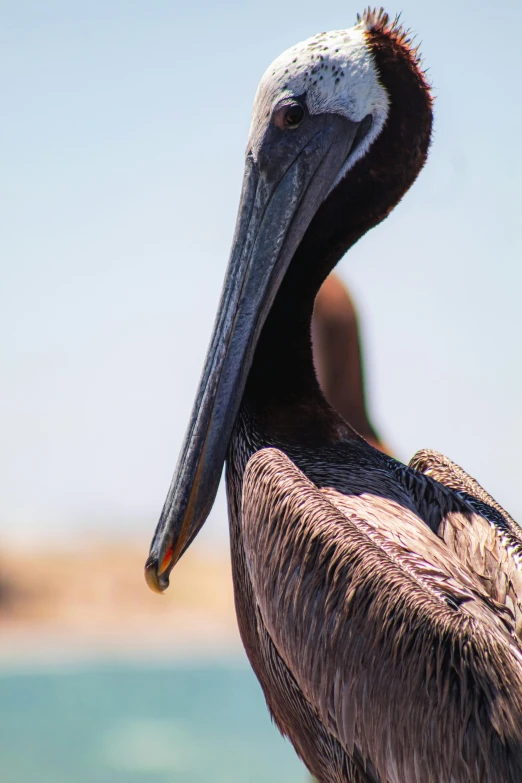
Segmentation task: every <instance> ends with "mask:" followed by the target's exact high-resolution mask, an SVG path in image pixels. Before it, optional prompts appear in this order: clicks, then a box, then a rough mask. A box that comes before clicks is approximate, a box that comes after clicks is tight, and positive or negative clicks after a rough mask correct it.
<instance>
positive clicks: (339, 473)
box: [146, 11, 522, 783]
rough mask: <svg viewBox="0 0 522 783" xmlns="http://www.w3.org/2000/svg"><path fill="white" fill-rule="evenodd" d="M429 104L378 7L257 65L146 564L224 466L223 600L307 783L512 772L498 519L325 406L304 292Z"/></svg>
mask: <svg viewBox="0 0 522 783" xmlns="http://www.w3.org/2000/svg"><path fill="white" fill-rule="evenodd" d="M431 128H432V100H431V95H430V91H429V88H428V85H427V83H426V80H425V77H424V73H423V71H422V70H421V67H420V64H419V60H418V56H417V53H416V51H414V50H412V47H411V44H410V41H409V39H408V38H407V36H406V34H405V33H404V32H403V31H402V30H401V29H400V28H399V27H398V25H397V23H390V21H389V19H388V17H387V15H386V14H384V12H382V11H381V12H372V11H368V12H367V13H365V14H364V15H363V16H362V17H361V18H359V19H358V23H357V25H356V26H355V27H354V28H352V29H350V30H341V31H335V32H333V33H322V34H320V35H317V36H314V37H313V38H311V39H309V40H308V41H305V42H304V43H302V44H298V45H297V46H295V47H293V48H292V49H290V50H288V51H287V52H285V53H284V54H283V55H281V56H280V57H279V58H278V59H277V60H275V62H274V63H273V64H272V65H271V66H270V67H269V69H268V70H267V72H266V73H265V75H264V76H263V78H262V80H261V83H260V85H259V88H258V92H257V95H256V99H255V103H254V110H253V118H252V125H251V129H250V136H249V140H248V146H247V155H246V162H245V177H244V183H243V190H242V195H241V201H240V205H239V214H238V220H237V226H236V232H235V236H234V240H233V245H232V252H231V257H230V262H229V267H228V270H227V274H226V279H225V284H224V289H223V293H222V298H221V303H220V306H219V311H218V314H217V317H216V322H215V326H214V332H213V336H212V339H211V343H210V347H209V352H208V356H207V360H206V364H205V367H204V370H203V375H202V379H201V383H200V387H199V391H198V394H197V398H196V401H195V405H194V410H193V414H192V418H191V420H190V424H189V427H188V431H187V435H186V439H185V442H184V446H183V448H182V451H181V455H180V459H179V463H178V466H177V469H176V473H175V476H174V479H173V482H172V485H171V488H170V491H169V494H168V497H167V500H166V502H165V505H164V508H163V512H162V516H161V518H160V521H159V524H158V527H157V530H156V533H155V536H154V539H153V541H152V546H151V551H150V555H149V559H148V561H147V564H146V577H147V580H148V582H149V584H150V586H151V587H152V588H153V589H155V590H158V591H161V590H164V589H165V588H166V587H167V585H168V579H169V573H170V571H171V570H172V568H173V567H174V565H175V563H176V562H177V560H178V559H179V558H180V557H181V555H182V554H183V552H184V551H185V550H186V549H187V547H188V546H189V545H190V543H191V541H192V540H193V539H194V537H195V536H196V534H197V532H198V531H199V529H200V528H201V526H202V525H203V523H204V521H205V519H206V517H207V515H208V513H209V511H210V509H211V507H212V504H213V501H214V497H215V493H216V490H217V486H218V482H219V478H220V474H221V471H222V467H223V464H224V463H226V482H227V493H228V510H229V518H230V535H231V549H232V565H233V579H234V592H235V603H236V611H237V617H238V623H239V629H240V632H241V637H242V640H243V643H244V646H245V649H246V652H247V655H248V657H249V659H250V662H251V665H252V667H253V669H254V671H255V673H256V675H257V677H258V679H259V681H260V683H261V686H262V688H263V691H264V694H265V697H266V700H267V703H268V707H269V709H270V712H271V714H272V716H273V718H274V720H275V722H276V724H277V726H278V727H279V729H280V730H281V732H282V733H283V734H284V735H286V736H287V737H289V738H290V740H291V742H292V743H293V745H294V747H295V749H296V751H297V753H298V754H299V756H300V757H301V758H302V759H303V760H304V762H305V764H306V765H307V767H308V769H309V770H310V772H311V773H312V774H313V775H314V776H315V777H316V778H317V779H318V780H319V781H321V782H322V783H346V782H347V781H350V782H352V783H470V781H475V782H476V783H478V782H479V781H480V782H481V783H482V782H483V781H484V782H485V781H487V783H520V781H522V650H521V645H520V642H519V633H520V623H521V617H522V607H521V601H520V596H522V590H521V589H520V587H521V583H520V577H521V568H520V560H519V557H520V543H521V540H522V539H521V536H520V528H519V527H518V526H517V525H516V523H515V522H514V521H513V520H512V519H511V518H510V517H509V515H507V514H506V513H505V512H504V511H503V510H502V509H501V507H500V506H498V504H496V503H495V501H493V499H492V498H490V496H489V495H487V493H486V492H485V491H484V490H482V489H481V488H480V487H479V486H478V484H476V482H474V481H473V479H471V478H470V477H469V476H467V474H465V473H464V471H461V469H460V468H458V467H457V466H455V465H454V464H453V463H451V462H450V461H449V460H446V459H445V458H443V457H441V456H440V455H437V454H436V453H435V452H421V453H419V454H418V455H416V457H415V458H414V461H413V465H412V466H405V465H402V464H401V463H399V462H397V461H396V460H394V459H393V458H391V457H389V456H387V455H386V454H383V453H381V452H379V451H378V450H376V449H375V448H373V447H372V446H371V445H370V444H369V443H367V442H366V441H365V440H364V439H363V438H362V437H361V436H360V435H359V434H358V433H357V432H356V431H355V430H353V429H352V428H351V427H350V426H349V425H348V424H347V423H346V422H345V421H344V420H343V419H342V418H341V416H340V415H339V414H338V413H336V412H335V410H334V409H333V408H332V407H331V406H330V405H329V404H328V403H327V402H326V399H325V398H324V396H323V394H322V392H321V390H320V388H319V385H318V382H317V379H316V375H315V372H314V366H313V359H312V348H311V339H310V322H311V318H312V312H313V307H314V299H315V296H316V294H317V292H318V290H319V288H320V286H321V284H322V282H323V281H324V279H325V278H326V276H327V275H328V274H329V272H330V271H331V270H332V268H333V267H334V266H335V264H336V263H337V261H338V260H339V259H340V258H341V257H342V255H343V254H344V253H345V252H346V251H347V250H348V249H349V248H350V247H351V246H353V245H354V243H355V242H357V241H358V240H359V239H360V238H361V237H362V236H363V235H364V234H365V233H366V232H367V231H368V230H369V229H371V228H372V227H373V226H375V225H377V224H378V223H379V222H380V221H382V220H383V219H384V218H385V217H387V215H388V214H389V213H390V212H391V210H392V209H393V208H394V206H395V205H396V204H397V203H398V202H399V201H400V199H401V198H402V196H403V195H404V193H405V192H406V191H407V190H408V188H409V187H410V186H411V185H412V184H413V182H414V180H415V179H416V177H417V175H418V173H419V172H420V170H421V168H422V166H423V165H424V163H425V161H426V157H427V152H428V147H429V144H430V139H431Z"/></svg>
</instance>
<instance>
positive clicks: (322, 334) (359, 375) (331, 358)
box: [312, 274, 389, 453]
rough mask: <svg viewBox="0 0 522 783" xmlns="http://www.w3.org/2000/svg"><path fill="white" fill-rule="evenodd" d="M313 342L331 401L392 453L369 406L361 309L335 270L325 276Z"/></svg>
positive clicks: (323, 385) (317, 302)
mask: <svg viewBox="0 0 522 783" xmlns="http://www.w3.org/2000/svg"><path fill="white" fill-rule="evenodd" d="M312 344H313V349H314V363H315V369H316V372H317V377H318V380H319V383H320V385H321V389H322V390H323V393H324V395H325V397H326V399H327V400H328V402H329V403H330V404H331V405H332V406H333V407H334V408H335V409H336V411H337V412H338V413H339V414H340V415H341V416H342V417H343V419H344V420H345V421H347V422H348V423H349V424H351V426H352V427H353V428H354V429H355V430H357V432H358V433H359V434H360V435H362V436H363V438H365V439H366V440H367V441H368V442H369V443H371V444H372V446H375V447H376V448H378V449H380V450H381V451H385V452H387V453H389V452H388V449H387V447H386V446H385V445H384V444H383V443H382V441H381V440H380V438H379V436H378V434H377V433H376V431H375V428H374V427H373V425H372V423H371V421H370V417H369V415H368V411H367V409H366V397H365V385H364V363H363V358H362V352H361V338H360V331H359V322H358V316H357V311H356V309H355V305H354V303H353V299H352V297H351V296H350V294H349V292H348V290H347V288H346V287H345V286H344V285H343V283H342V282H341V280H340V279H339V278H338V277H337V275H335V274H331V275H330V276H329V277H328V278H327V279H326V280H325V282H324V283H323V286H322V288H321V290H320V291H319V293H318V295H317V298H316V300H315V309H314V317H313V320H312Z"/></svg>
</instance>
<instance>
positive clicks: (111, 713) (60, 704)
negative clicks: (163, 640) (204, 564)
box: [0, 662, 307, 783]
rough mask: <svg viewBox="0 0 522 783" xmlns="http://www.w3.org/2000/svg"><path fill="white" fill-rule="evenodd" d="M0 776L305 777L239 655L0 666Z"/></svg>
mask: <svg viewBox="0 0 522 783" xmlns="http://www.w3.org/2000/svg"><path fill="white" fill-rule="evenodd" d="M0 781H1V783H35V782H36V781H38V783H144V782H145V781H147V782H148V783H225V781H226V783H236V782H237V783H283V782H284V783H305V781H307V775H306V772H305V769H304V767H303V766H302V765H301V763H300V762H299V761H298V759H297V757H296V756H295V754H294V751H293V749H292V747H291V746H290V744H289V743H288V742H287V741H285V740H283V739H282V738H281V736H280V735H279V733H278V732H277V730H276V729H275V728H274V726H273V725H272V723H271V721H270V718H269V717H268V712H267V709H266V706H265V703H264V699H263V696H262V693H261V690H260V688H259V685H258V683H257V681H256V679H255V677H254V675H253V674H252V672H251V671H250V669H249V668H248V667H247V666H246V664H243V663H237V664H236V663H234V662H229V663H213V664H210V663H209V664H197V665H194V664H192V665H190V664H177V665H176V666H172V667H170V668H167V667H162V666H160V667H153V666H150V667H145V666H143V665H141V666H135V665H132V666H131V665H105V666H101V665H96V666H91V667H88V668H78V669H77V670H74V669H71V668H70V667H69V668H68V669H65V670H64V671H63V672H62V673H58V672H55V671H51V672H44V671H34V672H31V671H28V670H27V671H23V672H21V673H16V672H14V671H11V672H9V671H5V672H3V673H1V672H0Z"/></svg>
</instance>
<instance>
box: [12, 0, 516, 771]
mask: <svg viewBox="0 0 522 783" xmlns="http://www.w3.org/2000/svg"><path fill="white" fill-rule="evenodd" d="M0 9H1V11H2V14H1V16H2V25H1V27H0V71H1V73H2V77H1V83H0V91H1V107H2V120H1V123H0V171H1V175H0V265H1V281H2V282H1V285H0V341H1V344H2V370H3V372H2V383H1V394H0V779H1V780H2V783H29V781H33V780H36V779H37V780H38V781H39V783H94V782H95V781H96V783H139V781H149V782H150V783H171V782H172V783H174V782H178V781H179V782H180V783H181V781H183V783H192V782H193V783H220V782H221V781H227V782H228V783H233V782H234V781H238V782H239V781H251V782H252V783H258V782H259V783H265V782H266V783H279V781H281V783H282V782H283V781H285V783H294V782H295V783H299V782H304V781H305V780H306V774H305V771H304V769H303V768H302V766H301V765H300V763H299V762H298V761H297V760H296V758H295V755H294V753H293V750H292V748H291V747H290V745H289V744H288V743H286V742H284V741H283V740H282V739H281V738H280V737H279V735H278V734H277V732H276V730H275V729H274V728H273V727H272V726H271V723H270V720H269V717H268V713H267V711H266V708H265V706H264V702H263V698H262V695H261V693H260V690H259V687H258V685H257V683H256V681H255V679H254V677H253V675H252V674H251V673H250V670H249V668H248V665H247V663H246V661H245V658H244V656H243V653H242V650H241V645H240V642H239V640H238V636H237V631H236V624H235V618H234V611H233V603H232V588H231V577H230V566H229V562H228V557H229V556H228V532H227V519H226V507H225V500H224V493H223V492H221V493H220V495H219V497H218V501H217V503H216V505H215V508H214V510H213V512H212V515H211V518H210V520H209V522H208V523H207V525H206V527H205V529H204V531H203V532H202V534H201V535H200V537H199V538H198V541H197V542H196V544H195V545H194V546H193V547H192V548H191V550H190V552H189V553H188V554H187V556H186V557H185V558H184V559H183V561H182V562H181V564H180V566H179V568H178V569H177V570H176V571H175V573H174V574H173V578H172V580H171V585H172V586H171V588H170V590H169V592H168V594H167V595H166V596H164V597H161V598H160V597H158V596H153V595H152V594H151V593H149V591H148V590H147V588H146V586H145V583H144V581H143V577H142V567H143V562H144V560H145V557H146V555H147V551H148V545H149V542H150V538H151V536H152V533H153V530H154V526H155V523H156V521H157V518H158V515H159V512H160V510H161V506H162V503H163V500H164V497H165V495H166V491H167V488H168V485H169V482H170V478H171V475H172V472H173V469H174V466H175V462H176V459H177V454H178V449H179V447H180V443H181V439H182V437H183V434H184V429H185V426H186V423H187V420H188V416H189V412H190V409H191V406H192V400H193V395H194V393H195V389H196V386H197V383H198V380H199V373H200V370H201V366H202V363H203V358H204V354H205V351H206V347H207V342H208V339H209V336H210V330H211V326H212V322H213V319H214V314H215V310H216V307H217V301H218V297H219V293H220V288H221V283H222V279H223V274H224V269H225V265H226V262H227V257H228V252H229V248H230V242H231V238H232V233H233V228H234V221H235V214H236V208H237V203H238V198H239V192H240V186H241V179H242V168H243V155H244V148H245V143H246V138H247V133H248V127H249V120H250V109H251V105H252V101H253V97H254V94H255V90H256V87H257V83H258V81H259V78H260V77H261V75H262V73H263V72H264V70H265V68H266V67H267V66H268V64H269V63H270V62H271V60H272V59H273V58H274V57H276V56H277V55H278V54H279V53H280V52H282V51H283V50H284V49H286V48H287V47H289V46H290V45H292V44H294V43H295V42H297V41H299V40H301V39H303V38H306V37H308V36H310V35H312V34H314V33H316V32H319V31H321V30H329V29H336V28H342V27H349V26H351V25H352V24H353V23H354V22H355V15H356V13H357V12H358V11H361V10H363V8H362V6H359V5H357V4H356V3H354V2H348V3H347V2H346V0H332V2H330V3H328V4H326V5H325V4H317V3H313V2H311V0H299V2H297V0H287V2H281V1H280V0H277V1H276V0H265V2H263V3H260V2H252V3H241V2H238V1H237V0H236V2H221V3H219V4H218V3H214V2H210V0H196V2H192V3H186V4H182V3H180V2H178V1H177V0H174V2H173V1H172V0H148V1H147V2H137V1H136V0H134V1H133V0H103V2H102V0H89V2H78V1H77V2H70V0H69V1H68V0H48V1H47V2H46V3H41V2H37V0H32V1H31V0H18V2H17V3H10V2H7V0H2V1H0ZM387 10H388V11H389V12H390V13H392V14H394V13H396V12H398V11H402V12H403V20H404V22H405V24H406V25H407V26H409V27H411V28H412V29H413V31H415V32H416V33H418V36H419V40H420V41H421V44H422V46H421V49H422V53H423V56H424V60H425V64H426V66H428V67H429V77H430V79H431V81H432V84H433V89H434V94H435V97H436V103H435V134H434V143H433V146H432V149H431V154H430V159H429V162H428V165H427V167H426V169H425V170H424V171H423V172H422V174H421V176H420V178H419V180H418V182H417V183H416V185H415V186H414V188H413V189H412V190H411V192H410V193H409V194H408V195H407V196H406V197H405V199H404V200H403V202H402V203H401V204H400V205H399V207H398V208H397V209H396V210H395V212H394V213H393V215H392V217H391V219H390V220H388V221H385V223H383V224H382V225H381V226H379V227H378V228H377V229H375V230H374V231H372V232H371V233H370V234H369V235H368V236H367V237H365V238H364V239H363V240H362V241H361V242H360V243H359V245H357V246H356V247H355V248H353V250H352V251H351V252H350V253H349V255H348V256H347V257H346V258H345V259H344V260H343V261H342V262H341V264H340V267H339V272H340V274H341V276H342V278H343V279H344V280H345V282H347V283H348V285H349V287H350V289H351V291H352V293H353V295H354V298H355V301H356V302H357V305H358V309H359V313H360V317H361V322H362V329H363V340H364V351H365V366H366V372H367V389H368V397H369V407H370V410H371V413H372V419H373V422H374V424H375V425H376V426H377V428H378V430H379V432H380V434H381V436H382V437H383V438H384V439H385V441H386V442H387V443H388V444H389V446H390V448H392V449H393V450H394V452H395V453H396V454H397V455H398V456H399V458H400V459H403V460H404V461H407V460H408V459H409V458H410V457H411V456H412V454H413V453H414V452H415V451H416V450H417V449H418V448H420V447H432V448H436V449H438V450H439V451H442V452H443V453H445V454H447V455H448V456H450V457H451V458H452V459H454V460H455V461H456V462H458V463H460V464H462V465H463V466H464V468H465V469H466V470H467V471H469V472H470V473H471V474H472V475H474V476H476V478H477V479H478V480H479V481H480V482H481V483H482V484H484V485H485V487H486V488H487V489H488V491H489V492H491V493H492V494H493V496H494V497H495V498H496V499H497V500H498V501H499V502H500V503H501V504H502V505H504V506H505V507H506V508H507V509H508V510H509V511H510V512H511V513H512V514H513V515H514V516H515V518H517V517H518V518H519V519H520V518H521V517H522V493H521V492H520V476H521V471H522V446H521V443H522V420H521V415H520V400H521V399H522V365H521V362H520V344H521V337H522V308H521V307H520V292H521V291H522V266H521V260H522V239H521V234H520V231H519V224H520V217H519V209H520V183H521V182H522V163H521V158H520V155H519V154H518V150H519V141H520V128H521V125H522V102H521V101H520V99H519V92H520V58H519V45H518V37H519V33H518V31H519V29H520V26H521V25H522V6H521V4H520V3H519V2H518V0H508V1H507V2H505V3H504V4H503V5H502V8H501V9H500V8H498V9H496V10H495V13H492V7H491V3H489V2H485V0H479V1H478V2H473V3H471V2H454V1H453V2H449V0H441V2H439V3H436V4H434V3H432V2H427V0H415V2H414V1H413V0H407V1H406V2H401V4H400V5H398V6H397V5H389V6H388V7H387Z"/></svg>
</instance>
